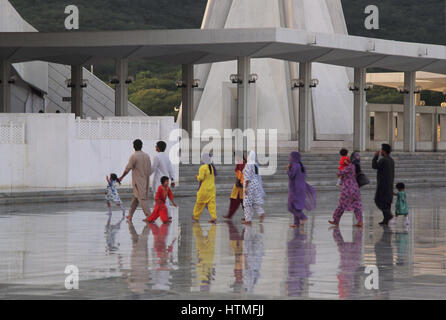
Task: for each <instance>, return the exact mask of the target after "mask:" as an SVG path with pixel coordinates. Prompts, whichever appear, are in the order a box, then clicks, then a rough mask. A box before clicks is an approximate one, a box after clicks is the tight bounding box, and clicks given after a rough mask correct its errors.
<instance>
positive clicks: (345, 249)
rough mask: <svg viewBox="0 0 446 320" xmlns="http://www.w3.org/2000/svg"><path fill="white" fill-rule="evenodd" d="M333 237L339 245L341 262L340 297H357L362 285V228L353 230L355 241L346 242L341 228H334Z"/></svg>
mask: <svg viewBox="0 0 446 320" xmlns="http://www.w3.org/2000/svg"><path fill="white" fill-rule="evenodd" d="M333 238H334V241H335V242H336V244H337V246H338V251H339V256H340V264H339V269H340V270H339V271H340V272H339V273H338V290H339V298H341V299H349V298H353V297H357V295H358V293H359V287H360V285H361V284H360V279H359V276H360V265H361V253H362V228H355V229H354V230H353V242H345V241H344V238H343V237H342V233H341V231H340V230H339V228H334V229H333Z"/></svg>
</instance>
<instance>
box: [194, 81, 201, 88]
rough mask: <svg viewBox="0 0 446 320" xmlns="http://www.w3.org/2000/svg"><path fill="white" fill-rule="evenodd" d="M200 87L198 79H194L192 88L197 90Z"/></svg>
mask: <svg viewBox="0 0 446 320" xmlns="http://www.w3.org/2000/svg"><path fill="white" fill-rule="evenodd" d="M199 86H200V79H194V83H193V84H192V88H198V87H199Z"/></svg>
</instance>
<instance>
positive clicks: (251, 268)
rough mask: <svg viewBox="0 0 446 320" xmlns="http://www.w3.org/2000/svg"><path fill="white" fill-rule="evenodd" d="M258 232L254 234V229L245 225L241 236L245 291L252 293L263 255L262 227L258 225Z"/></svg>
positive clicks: (258, 276)
mask: <svg viewBox="0 0 446 320" xmlns="http://www.w3.org/2000/svg"><path fill="white" fill-rule="evenodd" d="M259 228H260V231H259V232H256V231H255V229H254V227H252V226H250V225H246V227H245V230H244V235H243V252H244V255H245V275H244V282H245V289H246V291H247V292H249V293H252V292H253V291H254V287H255V285H256V284H257V282H258V280H259V278H260V270H261V268H262V261H263V256H264V255H265V250H264V245H263V225H262V224H260V225H259Z"/></svg>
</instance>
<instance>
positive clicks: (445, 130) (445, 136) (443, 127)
mask: <svg viewBox="0 0 446 320" xmlns="http://www.w3.org/2000/svg"><path fill="white" fill-rule="evenodd" d="M440 142H446V114H440Z"/></svg>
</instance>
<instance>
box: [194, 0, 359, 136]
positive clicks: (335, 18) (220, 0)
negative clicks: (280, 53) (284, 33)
mask: <svg viewBox="0 0 446 320" xmlns="http://www.w3.org/2000/svg"><path fill="white" fill-rule="evenodd" d="M267 27H271V28H279V27H282V28H292V29H301V30H306V31H309V32H321V33H327V34H344V35H346V34H347V26H346V22H345V18H344V14H343V10H342V4H341V1H340V0H316V1H315V0H278V1H271V0H243V1H240V0H209V1H208V4H207V8H206V11H205V15H204V18H203V23H202V27H201V28H202V29H223V28H225V29H226V28H228V29H229V28H267ZM312 68H313V70H312V78H314V79H317V80H318V81H319V85H318V86H317V87H316V88H314V89H313V90H312V95H311V98H312V113H313V125H312V127H311V129H312V130H313V132H312V133H313V134H312V136H313V138H314V139H315V140H325V141H327V140H350V141H351V140H352V135H353V95H352V94H351V92H350V91H349V90H348V83H349V82H351V81H353V69H351V68H345V67H339V66H334V65H328V64H321V63H313V67H312ZM236 71H237V62H236V61H228V62H218V63H213V64H201V65H196V66H195V70H194V74H195V77H196V78H197V79H199V80H200V87H201V88H202V89H201V90H195V94H194V117H193V118H194V120H196V121H200V127H201V130H205V129H207V128H216V129H218V130H223V129H227V128H235V127H236V106H237V102H236V99H237V85H236V84H233V83H231V81H230V76H231V74H234V73H236ZM251 72H252V74H253V76H254V77H256V78H257V80H256V83H255V86H251V89H250V91H251V92H250V97H251V99H250V106H249V108H250V110H252V111H251V112H252V114H251V118H252V119H253V120H252V121H251V124H250V125H251V127H252V128H262V129H278V137H279V140H281V141H289V140H296V138H297V137H296V135H297V132H298V130H297V129H296V128H298V127H299V120H298V115H299V90H296V88H294V87H293V85H292V83H293V80H294V81H295V80H296V79H298V78H299V64H298V63H296V62H288V61H285V60H278V59H269V58H266V59H253V60H252V62H251Z"/></svg>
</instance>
